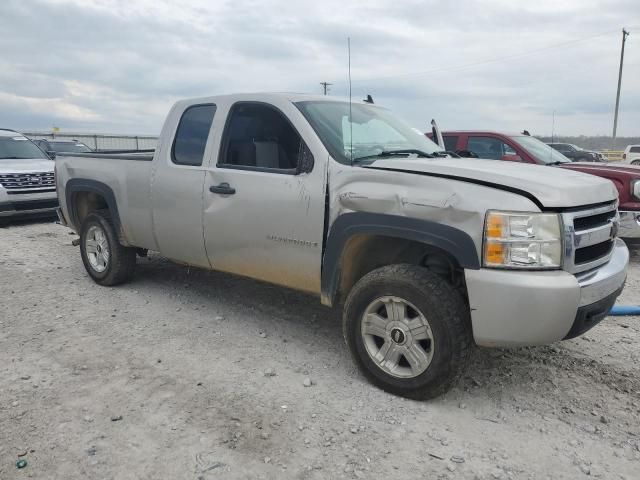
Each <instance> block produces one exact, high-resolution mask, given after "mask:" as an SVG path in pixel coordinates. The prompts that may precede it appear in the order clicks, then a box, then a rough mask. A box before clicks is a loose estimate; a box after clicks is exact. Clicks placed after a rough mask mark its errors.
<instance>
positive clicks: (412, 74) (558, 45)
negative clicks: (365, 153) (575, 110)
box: [335, 30, 618, 84]
mask: <svg viewBox="0 0 640 480" xmlns="http://www.w3.org/2000/svg"><path fill="white" fill-rule="evenodd" d="M617 31H618V30H607V31H606V32H601V33H597V34H594V35H590V36H588V37H582V38H578V39H574V40H569V41H566V42H561V43H556V44H553V45H547V46H546V47H540V48H536V49H533V50H527V51H525V52H521V53H516V54H513V55H505V56H503V57H495V58H489V59H486V60H480V61H477V62H472V63H466V64H461V65H449V66H445V67H439V68H433V69H431V70H423V71H421V72H408V73H400V74H397V75H388V76H384V77H372V78H364V79H363V78H360V79H358V80H355V82H354V83H362V82H372V81H378V80H392V79H396V78H409V77H415V76H422V75H428V74H431V73H439V72H448V71H453V70H463V69H466V68H471V67H476V66H478V65H486V64H489V63H498V62H503V61H507V60H513V59H517V58H522V57H527V56H530V55H535V54H538V53H541V52H546V51H548V50H554V49H555V50H558V49H560V48H563V47H570V46H572V45H575V44H578V43H582V42H586V41H589V40H593V39H594V38H598V37H602V36H604V35H609V34H611V33H613V32H617ZM335 83H338V84H339V83H344V82H340V81H336V82H335Z"/></svg>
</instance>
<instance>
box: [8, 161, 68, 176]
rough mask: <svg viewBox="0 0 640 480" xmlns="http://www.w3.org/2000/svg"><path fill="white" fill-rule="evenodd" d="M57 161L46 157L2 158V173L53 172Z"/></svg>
mask: <svg viewBox="0 0 640 480" xmlns="http://www.w3.org/2000/svg"><path fill="white" fill-rule="evenodd" d="M54 165H55V163H54V162H53V160H48V159H46V158H33V159H31V158H25V159H23V158H19V159H18V158H16V159H0V175H4V174H7V173H33V172H53V167H54Z"/></svg>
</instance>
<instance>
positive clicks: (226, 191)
mask: <svg viewBox="0 0 640 480" xmlns="http://www.w3.org/2000/svg"><path fill="white" fill-rule="evenodd" d="M209 191H210V192H211V193H221V194H223V195H233V194H234V193H236V189H235V188H233V187H230V186H229V184H228V183H226V182H225V183H221V184H220V185H213V186H211V187H209Z"/></svg>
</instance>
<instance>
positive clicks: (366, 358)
mask: <svg viewBox="0 0 640 480" xmlns="http://www.w3.org/2000/svg"><path fill="white" fill-rule="evenodd" d="M385 296H394V297H399V298H401V299H403V300H406V301H408V302H410V303H411V304H412V305H414V306H415V307H416V308H417V309H418V310H419V311H420V312H421V313H422V314H423V315H424V316H425V318H426V319H427V321H428V323H429V325H430V327H431V333H432V335H433V354H432V358H431V363H430V364H429V365H428V367H427V368H426V370H424V371H423V372H422V373H421V374H419V375H417V376H414V377H411V378H398V377H396V376H393V375H391V374H390V373H387V372H385V371H384V370H383V369H382V368H381V367H380V366H379V365H378V363H376V362H375V361H374V360H373V359H372V358H371V356H370V355H369V353H368V352H367V347H366V346H365V340H364V338H363V337H364V336H363V335H362V334H361V326H362V319H363V315H364V313H365V311H366V309H367V308H368V307H369V306H370V305H371V304H372V302H375V301H376V299H379V298H381V297H385ZM342 325H343V333H344V337H345V340H346V342H347V345H348V347H349V350H350V351H351V354H352V356H353V358H354V361H355V362H356V364H357V365H358V367H359V368H360V370H361V371H362V373H363V374H364V375H365V376H366V377H367V378H368V379H369V380H370V381H371V382H372V383H373V384H374V385H376V386H378V387H380V388H382V389H383V390H386V391H388V392H390V393H393V394H396V395H401V396H404V397H409V398H414V399H429V398H434V397H437V396H439V395H442V394H443V393H445V392H446V391H447V390H449V389H450V388H451V387H452V386H453V385H455V384H456V383H457V381H458V380H459V379H460V377H461V376H462V374H463V372H464V370H465V368H466V366H467V362H468V360H469V356H470V353H471V349H472V346H473V336H472V331H471V321H470V317H469V307H468V305H467V303H466V301H465V300H464V298H463V297H462V295H461V294H460V293H459V292H458V291H457V290H456V289H455V288H454V287H453V286H452V285H450V284H449V283H447V282H446V281H445V280H444V279H443V278H442V277H439V276H438V275H436V274H435V273H433V272H431V271H430V270H428V269H426V268H424V267H419V266H416V265H404V264H402V265H390V266H386V267H382V268H379V269H377V270H374V271H372V272H370V273H368V274H367V275H365V276H364V277H363V278H361V279H360V280H359V281H358V282H357V283H356V285H355V286H354V287H353V289H352V290H351V292H350V293H349V295H348V297H347V301H346V302H345V305H344V313H343V324H342Z"/></svg>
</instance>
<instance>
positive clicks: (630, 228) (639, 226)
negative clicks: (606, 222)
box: [619, 211, 640, 238]
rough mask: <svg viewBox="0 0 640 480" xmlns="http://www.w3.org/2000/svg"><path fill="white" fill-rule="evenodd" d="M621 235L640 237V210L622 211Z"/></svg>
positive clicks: (623, 236)
mask: <svg viewBox="0 0 640 480" xmlns="http://www.w3.org/2000/svg"><path fill="white" fill-rule="evenodd" d="M619 235H620V237H622V238H640V212H630V211H626V212H620V233H619Z"/></svg>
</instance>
